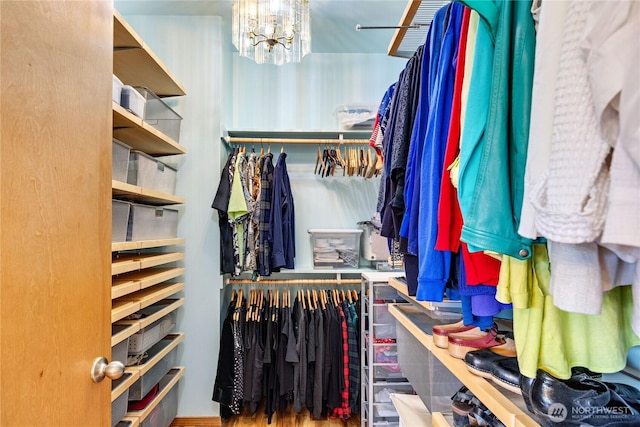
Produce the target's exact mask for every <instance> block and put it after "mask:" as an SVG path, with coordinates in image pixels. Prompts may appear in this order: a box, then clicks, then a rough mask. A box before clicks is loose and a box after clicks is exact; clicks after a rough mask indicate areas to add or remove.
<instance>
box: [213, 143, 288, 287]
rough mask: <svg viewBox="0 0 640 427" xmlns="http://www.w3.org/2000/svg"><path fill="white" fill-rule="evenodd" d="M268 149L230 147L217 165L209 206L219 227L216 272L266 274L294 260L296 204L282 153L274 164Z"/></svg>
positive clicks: (284, 154)
mask: <svg viewBox="0 0 640 427" xmlns="http://www.w3.org/2000/svg"><path fill="white" fill-rule="evenodd" d="M273 157H274V156H273V154H272V153H271V150H270V148H269V149H268V151H267V153H266V154H265V153H264V152H263V151H262V150H261V152H260V154H256V153H255V151H254V150H252V151H251V152H250V153H247V152H246V150H245V149H242V150H241V149H238V148H234V149H233V150H232V151H231V152H230V154H229V157H228V158H227V162H226V164H225V166H224V168H223V170H222V174H221V178H220V183H219V184H218V189H217V191H216V195H215V197H214V200H213V203H212V205H211V207H212V208H214V209H216V210H217V212H218V218H219V227H220V236H221V238H220V256H221V262H220V272H221V273H222V274H232V275H235V276H237V275H240V274H241V273H242V272H244V271H249V272H253V273H254V274H256V275H257V274H259V275H262V276H269V275H271V273H272V272H273V271H280V269H282V268H287V269H293V268H294V263H295V220H294V216H295V207H294V200H293V194H292V191H291V185H290V181H289V175H288V172H287V166H286V157H287V154H286V153H285V152H284V151H282V152H280V153H279V155H278V158H277V161H276V165H275V166H274V164H273Z"/></svg>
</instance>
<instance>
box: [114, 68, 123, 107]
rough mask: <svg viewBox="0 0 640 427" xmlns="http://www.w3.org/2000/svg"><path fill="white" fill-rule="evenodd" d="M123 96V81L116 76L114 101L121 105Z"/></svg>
mask: <svg viewBox="0 0 640 427" xmlns="http://www.w3.org/2000/svg"><path fill="white" fill-rule="evenodd" d="M121 96H122V81H120V79H119V78H118V77H117V76H116V75H115V74H114V75H113V100H114V101H115V102H117V103H118V104H120V98H121Z"/></svg>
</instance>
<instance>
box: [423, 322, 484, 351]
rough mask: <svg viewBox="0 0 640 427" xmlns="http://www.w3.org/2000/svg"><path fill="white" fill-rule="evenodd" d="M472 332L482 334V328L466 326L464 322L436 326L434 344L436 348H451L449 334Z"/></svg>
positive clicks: (434, 327)
mask: <svg viewBox="0 0 640 427" xmlns="http://www.w3.org/2000/svg"><path fill="white" fill-rule="evenodd" d="M470 330H477V331H478V332H480V328H478V327H477V326H473V325H465V324H464V323H463V322H462V320H460V321H458V322H456V323H449V324H445V325H434V326H433V343H434V344H435V345H436V347H440V348H447V347H448V346H449V340H448V337H449V334H451V333H459V332H465V331H470Z"/></svg>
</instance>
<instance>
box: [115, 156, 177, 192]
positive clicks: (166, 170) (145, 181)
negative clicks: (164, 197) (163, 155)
mask: <svg viewBox="0 0 640 427" xmlns="http://www.w3.org/2000/svg"><path fill="white" fill-rule="evenodd" d="M128 169H129V170H128V174H127V183H129V184H132V185H137V186H139V187H144V188H149V189H151V190H156V191H160V192H162V193H167V194H175V192H176V176H177V171H176V169H174V168H172V167H171V166H169V165H167V164H165V163H163V162H161V161H159V160H157V159H155V158H153V157H151V156H150V155H148V154H146V153H143V152H142V151H136V150H134V151H131V153H130V154H129V168H128Z"/></svg>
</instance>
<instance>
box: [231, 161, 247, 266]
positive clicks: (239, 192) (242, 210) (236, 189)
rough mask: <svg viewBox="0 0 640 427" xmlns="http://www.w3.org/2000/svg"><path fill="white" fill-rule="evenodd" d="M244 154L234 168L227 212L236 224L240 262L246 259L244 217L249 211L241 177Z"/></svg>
mask: <svg viewBox="0 0 640 427" xmlns="http://www.w3.org/2000/svg"><path fill="white" fill-rule="evenodd" d="M241 157H242V154H238V155H237V156H236V163H235V167H234V170H233V183H232V184H231V196H230V197H229V207H228V208H227V214H228V215H229V222H230V223H231V224H233V226H234V246H236V247H237V250H238V255H239V260H240V263H241V264H242V260H243V259H244V258H243V257H244V253H243V252H244V244H243V242H244V224H243V222H242V219H243V217H244V216H245V215H246V214H247V213H248V212H249V211H248V207H247V200H246V199H245V197H244V189H243V188H242V181H241V179H240V170H239V169H240V158H241Z"/></svg>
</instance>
